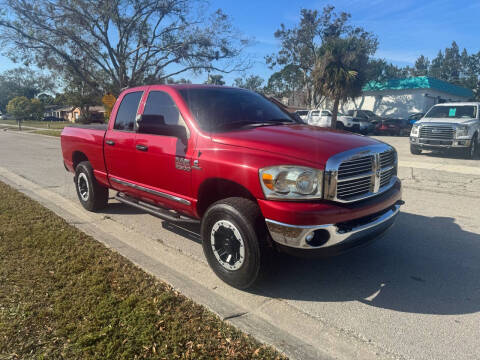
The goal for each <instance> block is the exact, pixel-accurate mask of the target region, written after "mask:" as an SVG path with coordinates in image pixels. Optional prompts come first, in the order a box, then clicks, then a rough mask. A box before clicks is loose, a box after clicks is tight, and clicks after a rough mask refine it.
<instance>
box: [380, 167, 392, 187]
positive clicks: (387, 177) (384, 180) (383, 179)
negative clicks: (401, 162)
mask: <svg viewBox="0 0 480 360" xmlns="http://www.w3.org/2000/svg"><path fill="white" fill-rule="evenodd" d="M394 172H395V169H394V168H391V169H389V170H386V171H384V172H383V173H382V174H381V175H380V188H382V187H384V186H386V185H388V184H390V181H391V180H392V176H393V175H394Z"/></svg>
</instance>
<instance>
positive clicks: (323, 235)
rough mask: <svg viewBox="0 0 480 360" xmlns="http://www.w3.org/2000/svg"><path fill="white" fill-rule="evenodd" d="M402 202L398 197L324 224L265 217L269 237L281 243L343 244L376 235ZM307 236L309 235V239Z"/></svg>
mask: <svg viewBox="0 0 480 360" xmlns="http://www.w3.org/2000/svg"><path fill="white" fill-rule="evenodd" d="M402 204H403V202H401V201H398V202H397V203H396V204H395V205H393V206H392V207H390V208H388V209H385V210H384V211H382V212H380V213H376V214H373V215H369V216H366V217H364V218H360V219H355V220H353V221H347V222H343V223H338V224H328V225H312V226H301V225H290V224H284V223H281V222H277V221H274V220H269V219H266V223H267V227H268V230H269V231H270V235H271V236H272V239H273V240H274V241H275V242H276V243H278V244H280V245H283V246H288V247H293V248H297V249H324V248H334V247H338V246H342V248H345V245H346V244H351V245H352V246H356V245H358V244H359V241H361V240H363V239H364V240H369V239H371V238H372V236H375V235H380V234H381V233H383V232H385V231H386V230H387V229H388V228H389V227H390V226H392V225H393V223H394V222H395V219H396V217H397V215H398V213H399V211H400V206H401V205H402ZM309 237H311V238H312V239H311V240H310V241H309Z"/></svg>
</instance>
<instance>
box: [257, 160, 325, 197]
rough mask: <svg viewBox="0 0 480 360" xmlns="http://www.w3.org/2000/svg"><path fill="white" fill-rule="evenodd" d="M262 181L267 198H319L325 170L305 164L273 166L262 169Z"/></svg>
mask: <svg viewBox="0 0 480 360" xmlns="http://www.w3.org/2000/svg"><path fill="white" fill-rule="evenodd" d="M259 174H260V183H261V184H262V189H263V193H264V194H265V197H266V198H267V199H285V200H302V199H319V198H321V197H322V184H323V171H321V170H317V169H312V168H309V167H304V166H290V165H281V166H272V167H267V168H263V169H260V172H259Z"/></svg>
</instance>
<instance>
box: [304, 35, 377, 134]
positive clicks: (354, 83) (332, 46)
mask: <svg viewBox="0 0 480 360" xmlns="http://www.w3.org/2000/svg"><path fill="white" fill-rule="evenodd" d="M365 45H366V44H365V41H364V39H362V38H357V37H349V38H332V39H327V40H326V41H325V43H324V45H323V46H322V48H321V50H320V51H321V54H320V57H319V60H318V62H317V64H316V66H315V70H314V73H313V77H314V83H315V86H316V87H317V89H318V90H319V91H320V92H321V93H322V94H324V96H326V97H327V98H329V99H330V100H332V101H333V109H332V124H331V126H332V128H336V123H337V114H338V106H339V104H340V101H345V100H347V99H349V98H354V97H356V96H358V95H360V93H361V91H362V86H363V85H364V83H365V80H364V79H365V75H364V73H365V70H366V68H367V62H368V56H369V50H368V48H367V47H366V46H365Z"/></svg>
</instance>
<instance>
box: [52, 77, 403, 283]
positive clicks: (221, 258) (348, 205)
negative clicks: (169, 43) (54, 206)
mask: <svg viewBox="0 0 480 360" xmlns="http://www.w3.org/2000/svg"><path fill="white" fill-rule="evenodd" d="M61 144H62V151H63V159H64V164H65V167H66V169H67V170H68V171H71V172H73V173H74V174H75V176H74V182H75V188H76V191H77V194H78V199H79V201H80V202H81V204H82V205H83V207H85V208H86V209H87V210H90V211H99V210H100V209H102V208H103V207H104V206H106V205H107V202H108V191H109V189H112V190H114V191H116V199H117V200H118V201H120V202H122V203H126V204H129V205H132V206H135V207H137V208H140V209H142V210H143V211H145V212H148V213H150V214H152V215H155V216H157V217H160V218H162V219H164V220H166V221H174V222H187V223H188V222H189V223H200V224H201V226H200V232H201V236H202V241H203V250H204V253H205V256H206V259H207V261H208V263H209V265H210V266H211V268H212V269H213V271H214V272H215V273H216V274H217V275H218V276H219V277H220V278H221V279H222V280H223V281H225V282H227V283H228V284H230V285H232V286H235V287H238V288H246V287H248V286H250V285H251V284H252V283H253V282H254V281H255V280H256V279H257V276H258V275H259V273H260V272H261V271H263V270H264V267H265V263H266V260H267V259H268V256H272V254H274V252H275V251H284V252H289V253H294V254H300V255H310V254H314V255H318V256H322V255H334V254H339V253H341V252H344V251H345V250H348V249H351V248H354V247H356V246H359V245H362V244H365V243H367V242H369V241H370V240H372V239H374V238H377V237H379V235H381V234H383V233H384V232H385V231H386V230H387V229H388V228H389V227H390V226H391V225H392V224H393V222H394V220H395V218H396V216H397V214H398V212H399V209H400V205H401V204H402V203H403V202H402V201H401V184H400V181H399V180H398V178H397V176H396V174H397V153H396V151H395V149H394V148H392V147H391V146H389V145H387V144H384V143H382V142H379V141H377V140H374V139H371V138H368V137H365V136H360V135H354V134H350V133H347V132H343V131H337V130H330V129H323V128H319V127H315V126H309V125H306V124H304V123H301V122H300V121H299V120H297V119H296V118H295V117H292V116H291V115H290V114H288V113H287V112H285V111H284V110H282V109H280V108H279V107H278V106H277V105H275V104H273V103H272V102H270V101H269V100H268V99H266V98H265V97H263V96H261V95H259V94H257V93H254V92H251V91H248V90H243V89H237V88H228V87H215V86H205V85H172V86H167V85H152V86H143V87H137V88H132V89H128V90H126V91H124V92H123V93H121V94H120V96H119V98H118V100H117V102H116V104H115V106H114V108H113V110H112V112H111V116H110V120H109V123H108V125H106V126H101V125H94V126H83V127H82V126H78V127H76V126H72V127H66V128H65V129H64V130H63V132H62V137H61Z"/></svg>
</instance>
